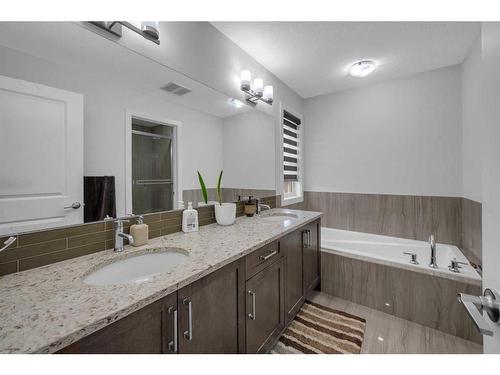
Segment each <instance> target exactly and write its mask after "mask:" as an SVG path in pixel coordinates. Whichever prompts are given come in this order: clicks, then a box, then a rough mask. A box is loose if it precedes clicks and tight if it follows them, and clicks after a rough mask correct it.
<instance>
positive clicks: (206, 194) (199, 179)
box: [196, 171, 208, 204]
mask: <svg viewBox="0 0 500 375" xmlns="http://www.w3.org/2000/svg"><path fill="white" fill-rule="evenodd" d="M196 172H198V181H200V187H201V194H202V195H203V200H204V201H205V204H207V203H208V193H207V187H206V186H205V181H203V177H201V173H200V171H196Z"/></svg>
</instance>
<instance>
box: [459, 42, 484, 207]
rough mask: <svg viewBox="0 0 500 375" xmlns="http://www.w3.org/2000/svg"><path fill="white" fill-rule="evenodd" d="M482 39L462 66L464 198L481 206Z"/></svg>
mask: <svg viewBox="0 0 500 375" xmlns="http://www.w3.org/2000/svg"><path fill="white" fill-rule="evenodd" d="M481 89H482V82H481V38H478V39H477V40H476V41H475V43H474V44H473V46H472V47H471V49H470V51H469V53H468V54H467V57H466V58H465V60H464V62H463V64H462V194H463V197H464V198H468V199H472V200H474V201H476V202H481V201H482V199H481V150H482V139H481V132H480V125H481V118H482V108H481V105H482V100H481Z"/></svg>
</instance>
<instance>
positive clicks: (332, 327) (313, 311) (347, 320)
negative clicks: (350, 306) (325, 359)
mask: <svg viewBox="0 0 500 375" xmlns="http://www.w3.org/2000/svg"><path fill="white" fill-rule="evenodd" d="M365 325H366V321H365V319H363V318H360V317H358V316H355V315H351V314H348V313H345V312H343V311H339V310H334V309H330V308H328V307H325V306H322V305H320V304H318V303H314V302H309V301H306V302H305V303H304V305H303V306H302V308H301V309H300V311H299V312H298V314H297V316H296V317H295V319H294V320H293V321H292V323H290V325H289V326H288V328H287V329H286V330H285V332H284V333H283V335H281V337H280V339H279V341H278V342H277V343H276V345H275V346H274V348H273V349H271V353H273V354H359V353H360V351H361V345H362V344H363V337H364V334H365Z"/></svg>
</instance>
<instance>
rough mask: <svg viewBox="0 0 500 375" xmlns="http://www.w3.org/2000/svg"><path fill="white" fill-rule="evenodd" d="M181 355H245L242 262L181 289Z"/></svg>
mask: <svg viewBox="0 0 500 375" xmlns="http://www.w3.org/2000/svg"><path fill="white" fill-rule="evenodd" d="M178 306H179V353H180V354H184V353H199V354H203V353H243V352H244V347H245V341H244V327H243V325H242V322H244V321H245V317H244V314H245V276H244V262H243V259H242V260H239V261H236V262H233V263H231V264H229V265H228V266H226V267H224V268H222V269H220V270H218V271H215V272H213V273H211V274H209V275H208V276H205V277H204V278H202V279H200V280H198V281H196V282H194V283H192V284H190V285H188V286H186V287H184V288H182V289H181V290H179V295H178Z"/></svg>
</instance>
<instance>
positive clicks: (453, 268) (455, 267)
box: [448, 259, 468, 273]
mask: <svg viewBox="0 0 500 375" xmlns="http://www.w3.org/2000/svg"><path fill="white" fill-rule="evenodd" d="M459 264H463V265H464V266H467V265H468V263H465V262H459V261H458V260H454V259H453V260H452V261H451V264H450V265H449V266H448V269H449V270H450V271H451V272H456V273H458V272H460V268H462V267H460V266H459Z"/></svg>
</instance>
